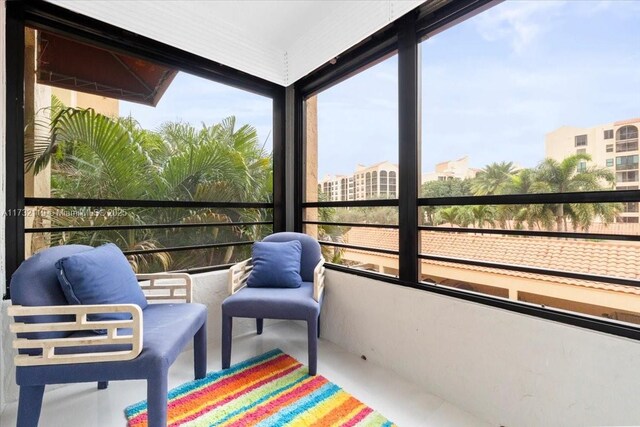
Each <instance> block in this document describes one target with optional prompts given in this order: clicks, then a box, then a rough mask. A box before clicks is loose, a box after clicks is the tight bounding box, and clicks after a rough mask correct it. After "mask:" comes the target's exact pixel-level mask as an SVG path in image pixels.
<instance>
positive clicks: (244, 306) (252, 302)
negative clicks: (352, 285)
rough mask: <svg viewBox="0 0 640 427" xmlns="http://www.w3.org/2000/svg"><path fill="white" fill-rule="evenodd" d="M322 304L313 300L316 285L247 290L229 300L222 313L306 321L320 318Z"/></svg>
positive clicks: (226, 301) (305, 283) (307, 283)
mask: <svg viewBox="0 0 640 427" xmlns="http://www.w3.org/2000/svg"><path fill="white" fill-rule="evenodd" d="M321 304H322V300H321V301H320V302H319V303H318V302H316V300H314V299H313V282H303V283H302V286H300V287H299V288H292V289H266V288H249V287H246V288H243V289H240V290H239V291H238V292H236V293H235V294H233V295H231V296H229V297H227V298H226V299H225V300H224V302H223V303H222V311H223V312H224V313H225V314H226V315H229V316H232V317H252V318H263V319H298V320H305V319H309V318H312V317H317V316H318V315H319V314H320V306H321Z"/></svg>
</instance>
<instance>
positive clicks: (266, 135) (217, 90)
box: [120, 73, 273, 151]
mask: <svg viewBox="0 0 640 427" xmlns="http://www.w3.org/2000/svg"><path fill="white" fill-rule="evenodd" d="M272 104H273V103H272V101H271V98H266V97H263V96H259V95H254V94H252V93H249V92H245V91H243V90H240V89H235V88H232V87H229V86H225V85H222V84H219V83H215V82H212V81H210V80H207V79H203V78H201V77H196V76H192V75H189V74H186V73H178V75H177V76H176V78H175V79H174V80H173V82H171V85H170V86H169V88H168V89H167V91H166V92H165V94H164V95H163V96H162V98H161V99H160V102H158V105H157V106H156V107H150V106H146V105H140V104H134V103H131V102H125V101H121V102H120V115H121V116H128V115H131V116H132V117H133V118H135V119H136V120H137V121H138V122H139V123H140V125H141V126H142V127H143V128H145V129H157V128H158V127H159V126H160V125H161V124H162V123H164V122H166V121H182V122H187V123H191V124H193V125H196V126H198V127H199V126H201V124H202V123H205V124H206V125H207V126H210V125H212V124H215V123H218V122H220V120H222V119H224V118H226V117H229V116H236V127H239V126H241V125H244V124H250V125H252V126H253V127H255V128H256V130H257V131H258V138H259V139H260V141H261V142H262V143H265V142H266V144H265V147H266V148H268V149H269V151H271V147H272V145H273V143H272V139H271V128H272V109H273V106H272Z"/></svg>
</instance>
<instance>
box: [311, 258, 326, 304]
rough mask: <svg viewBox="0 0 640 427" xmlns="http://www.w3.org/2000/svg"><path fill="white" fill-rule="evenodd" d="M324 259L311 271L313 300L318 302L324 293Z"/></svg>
mask: <svg viewBox="0 0 640 427" xmlns="http://www.w3.org/2000/svg"><path fill="white" fill-rule="evenodd" d="M324 270H325V268H324V258H321V259H320V262H318V264H317V265H316V267H315V268H314V269H313V299H314V300H316V301H318V302H320V297H322V293H323V292H324Z"/></svg>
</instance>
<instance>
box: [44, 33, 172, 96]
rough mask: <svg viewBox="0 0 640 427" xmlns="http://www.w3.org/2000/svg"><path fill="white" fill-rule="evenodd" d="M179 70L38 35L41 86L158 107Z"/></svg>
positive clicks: (65, 39)
mask: <svg viewBox="0 0 640 427" xmlns="http://www.w3.org/2000/svg"><path fill="white" fill-rule="evenodd" d="M177 73H178V71H177V70H174V69H171V68H168V67H164V66H161V65H157V64H154V63H152V62H148V61H144V60H142V59H137V58H133V57H131V56H126V55H123V54H120V53H115V52H112V51H109V50H106V49H102V48H98V47H95V46H90V45H86V44H83V43H79V42H77V41H74V40H70V39H67V38H64V37H60V36H58V35H56V34H52V33H49V32H46V31H39V32H38V68H37V80H38V83H41V84H45V85H50V86H56V87H60V88H63V89H69V90H74V91H78V92H88V93H92V94H94V95H100V96H106V97H109V98H116V99H121V100H123V101H130V102H137V103H139V104H145V105H151V106H154V107H155V106H156V105H157V104H158V101H160V98H161V97H162V95H163V94H164V92H165V91H166V90H167V88H168V87H169V85H170V84H171V81H173V78H174V77H175V76H176V74H177Z"/></svg>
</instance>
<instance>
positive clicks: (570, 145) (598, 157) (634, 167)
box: [545, 118, 640, 223]
mask: <svg viewBox="0 0 640 427" xmlns="http://www.w3.org/2000/svg"><path fill="white" fill-rule="evenodd" d="M638 127H640V118H635V119H629V120H621V121H617V122H614V123H607V124H604V125H599V126H594V127H590V128H578V127H573V126H563V127H561V128H559V129H556V130H554V131H553V132H550V133H548V134H547V135H546V136H545V157H548V158H552V159H556V160H562V159H564V158H566V157H567V156H570V155H572V154H577V153H584V154H588V155H590V156H591V159H592V161H591V162H590V163H591V165H595V166H598V167H606V168H609V169H611V170H612V171H613V172H614V173H615V175H616V183H615V186H616V187H615V188H616V190H637V189H638V185H639V184H640V183H639V178H640V176H639V168H638V154H639V151H638ZM587 166H589V165H588V164H587V162H581V163H580V164H579V165H578V169H584V168H586V167H587ZM638 208H639V207H638V202H630V203H626V204H625V208H624V212H622V213H620V215H619V216H618V218H617V222H621V223H638V222H639V219H640V214H639V212H638V211H639V209H638Z"/></svg>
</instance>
